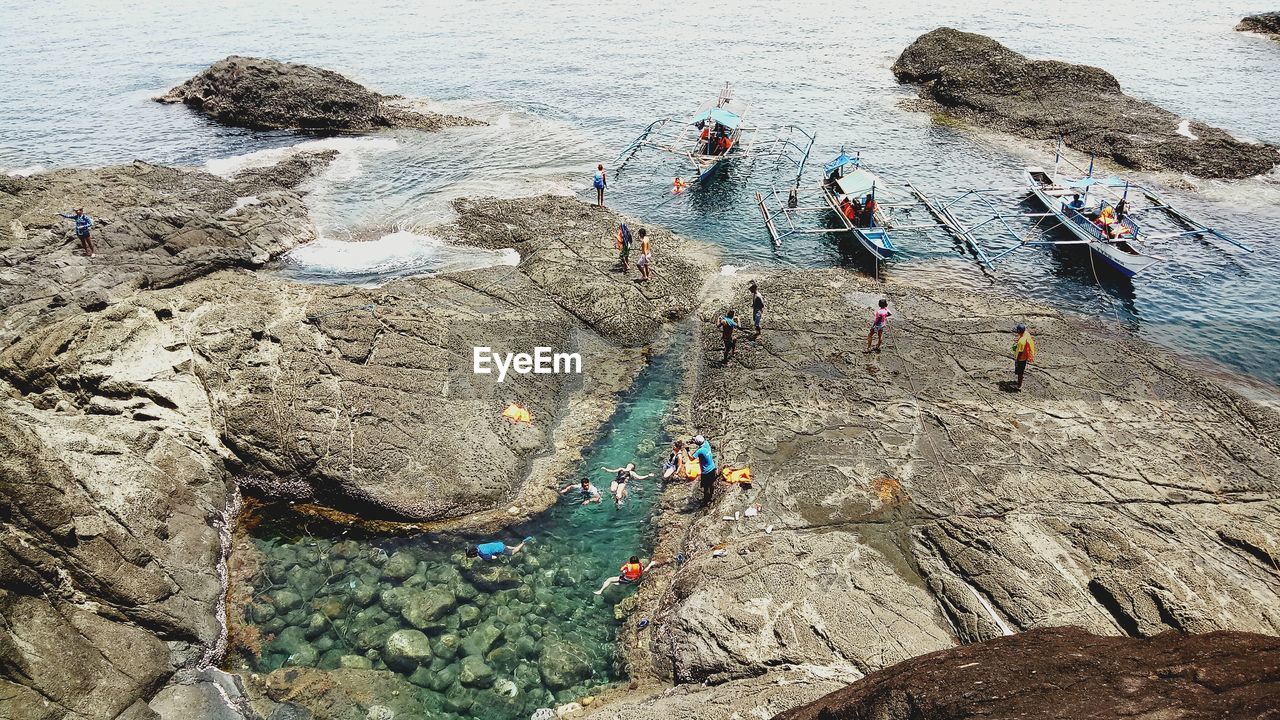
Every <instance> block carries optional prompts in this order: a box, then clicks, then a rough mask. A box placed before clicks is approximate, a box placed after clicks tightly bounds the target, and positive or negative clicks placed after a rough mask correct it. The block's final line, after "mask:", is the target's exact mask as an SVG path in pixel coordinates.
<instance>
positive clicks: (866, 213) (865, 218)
mask: <svg viewBox="0 0 1280 720" xmlns="http://www.w3.org/2000/svg"><path fill="white" fill-rule="evenodd" d="M858 225H860V226H862V227H865V228H869V227H875V225H876V201H875V198H873V197H871V196H870V195H868V196H867V201H866V202H865V203H863V205H862V212H861V213H859V214H858Z"/></svg>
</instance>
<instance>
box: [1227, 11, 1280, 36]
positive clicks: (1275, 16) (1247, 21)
mask: <svg viewBox="0 0 1280 720" xmlns="http://www.w3.org/2000/svg"><path fill="white" fill-rule="evenodd" d="M1236 30H1240V31H1241V32H1256V33H1261V34H1263V35H1269V36H1270V37H1271V38H1272V39H1274V40H1280V12H1268V13H1258V14H1257V15H1248V16H1246V17H1245V18H1244V19H1243V20H1241V21H1240V24H1238V25H1236Z"/></svg>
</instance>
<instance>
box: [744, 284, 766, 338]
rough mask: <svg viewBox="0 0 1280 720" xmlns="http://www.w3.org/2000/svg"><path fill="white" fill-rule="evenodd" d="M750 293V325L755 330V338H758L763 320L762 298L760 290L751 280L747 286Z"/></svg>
mask: <svg viewBox="0 0 1280 720" xmlns="http://www.w3.org/2000/svg"><path fill="white" fill-rule="evenodd" d="M747 289H748V290H750V291H751V324H752V325H753V326H754V327H755V329H756V337H757V338H759V337H760V323H761V322H762V321H763V320H764V296H763V295H761V294H760V288H759V286H757V285H756V281H755V280H752V281H751V284H750V285H748V286H747Z"/></svg>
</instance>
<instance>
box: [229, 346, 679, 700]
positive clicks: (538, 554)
mask: <svg viewBox="0 0 1280 720" xmlns="http://www.w3.org/2000/svg"><path fill="white" fill-rule="evenodd" d="M679 367H680V358H679V351H678V350H673V351H670V352H668V353H667V354H666V355H664V356H661V357H659V358H657V359H655V360H654V362H653V364H651V365H650V366H648V367H647V368H646V369H645V370H644V371H643V373H642V374H641V376H640V378H639V380H638V381H637V383H636V385H635V386H634V387H633V388H632V390H631V391H630V392H629V393H628V394H627V395H626V396H625V397H624V398H623V400H622V402H621V404H620V405H619V407H618V409H617V411H616V412H615V413H614V415H613V416H612V418H611V419H610V420H609V421H608V423H607V424H606V425H605V427H604V428H603V432H602V435H601V437H600V439H599V441H598V442H597V443H595V444H594V445H593V446H591V447H590V448H588V449H587V451H586V452H585V453H584V457H583V462H582V465H581V467H580V468H579V473H578V474H577V475H574V476H571V477H566V478H563V480H564V482H565V483H566V484H567V483H570V482H574V481H575V479H576V478H578V477H589V478H590V479H591V480H592V481H593V483H595V484H596V485H597V487H599V488H600V490H601V493H602V496H603V498H604V499H603V502H601V503H600V504H591V505H582V504H581V497H580V493H579V492H578V490H577V489H576V488H575V489H574V490H573V491H571V492H570V493H569V494H567V495H565V496H564V497H562V498H561V501H560V503H559V504H557V505H556V506H555V507H553V508H552V509H550V510H548V511H546V512H545V513H543V514H541V515H540V516H538V517H536V518H535V519H534V520H533V521H532V522H530V523H528V524H525V525H521V526H518V527H513V528H509V529H507V530H505V531H503V532H501V533H499V534H498V535H497V536H496V537H492V536H489V537H465V536H452V535H450V536H440V535H433V534H423V535H418V536H414V537H409V538H397V539H387V538H378V537H368V536H361V537H359V538H358V539H356V538H355V537H354V536H351V535H348V534H345V533H343V532H341V531H340V530H335V529H332V528H329V529H321V528H319V527H317V526H312V525H308V524H307V523H305V522H299V521H298V519H297V518H292V517H290V516H289V515H288V514H287V513H280V512H276V511H274V510H268V512H267V515H268V520H267V521H266V522H262V523H261V524H258V525H257V526H256V528H255V529H254V530H253V537H252V542H253V545H254V549H255V551H256V552H257V553H259V557H260V558H261V565H260V571H259V572H257V573H255V577H254V578H253V580H252V582H251V587H250V588H235V589H234V592H233V594H237V595H238V594H240V593H241V592H247V593H248V594H249V595H250V597H251V598H252V599H251V600H250V602H249V603H248V604H247V611H248V612H247V622H248V623H249V624H250V625H253V626H256V627H257V628H258V629H259V631H260V633H261V637H262V638H263V640H264V642H263V643H262V646H261V649H262V652H261V655H260V656H259V657H258V658H256V659H249V662H251V667H252V669H254V670H257V671H262V672H268V671H271V670H274V669H277V668H280V667H286V666H297V665H300V666H311V667H321V668H330V669H332V668H336V667H339V666H352V667H364V666H366V664H367V666H368V667H372V668H377V669H384V668H385V669H390V670H393V671H396V672H400V673H401V674H403V675H404V677H405V678H406V679H407V680H409V682H410V684H409V685H408V687H409V688H411V689H412V691H413V692H417V693H419V694H420V695H421V697H422V700H423V702H424V704H425V705H426V706H427V707H428V708H431V709H432V710H433V711H434V712H436V713H439V715H438V716H439V717H453V716H456V717H483V718H518V717H519V718H527V717H529V716H530V714H531V713H532V712H533V711H534V710H536V709H538V708H541V707H547V706H554V705H556V704H558V703H564V702H571V701H573V700H576V699H578V698H581V697H582V696H584V695H589V694H591V693H593V692H595V691H597V690H598V689H599V688H600V687H601V686H603V685H606V684H608V683H610V682H613V681H616V680H618V679H621V678H622V677H624V675H625V672H624V668H623V667H622V665H621V663H620V661H619V658H618V654H617V652H616V637H617V632H618V628H619V626H620V623H621V622H622V618H623V617H625V613H624V612H623V610H625V607H626V606H625V605H624V606H622V607H621V608H619V603H622V602H625V601H626V598H628V597H629V596H631V595H632V594H633V593H634V591H635V590H634V588H632V587H621V586H614V587H612V588H610V589H609V590H607V591H606V592H605V593H604V594H603V595H602V596H596V595H594V594H593V591H595V590H596V589H597V588H599V587H600V585H601V584H602V583H603V581H604V580H605V578H607V577H609V576H612V575H617V574H618V570H619V566H620V565H621V564H622V563H623V562H625V561H626V560H627V559H628V558H629V557H630V556H631V555H633V554H634V555H640V556H645V555H647V548H648V547H649V545H650V542H651V538H650V537H649V535H648V527H649V519H650V513H651V512H652V510H653V507H654V502H655V500H656V499H657V496H658V493H659V492H660V490H661V487H662V485H661V482H662V481H661V476H662V470H661V463H662V461H663V459H664V457H665V454H666V448H667V445H668V438H667V437H666V435H665V434H664V430H663V427H664V421H666V420H667V419H668V417H667V414H668V410H669V407H670V404H671V399H672V397H673V395H674V390H675V389H676V387H677V385H678V384H679ZM627 463H636V465H637V472H639V473H640V474H649V473H655V476H654V477H653V478H651V479H648V480H633V481H632V482H630V483H629V486H630V489H629V494H628V495H629V496H628V498H627V500H626V501H625V502H624V503H623V504H622V505H621V506H618V505H616V504H615V503H614V502H613V500H612V499H611V498H610V497H609V487H608V486H609V481H610V479H611V478H612V474H611V473H605V472H602V471H601V470H600V467H601V466H602V465H603V466H608V467H621V466H623V465H625V464H627ZM525 537H531V538H532V542H530V543H529V544H527V545H526V546H525V547H524V549H523V550H522V551H521V552H519V553H517V554H516V555H514V556H510V557H499V558H497V559H495V560H493V561H491V562H486V561H484V560H481V559H478V558H476V559H470V558H467V557H466V556H465V548H466V547H468V546H469V545H471V544H474V543H476V542H483V541H489V540H501V541H502V542H504V543H506V544H507V545H511V546H514V545H517V544H518V543H519V542H520V541H521V540H522V539H523V538H525ZM615 609H616V611H615ZM641 619H643V618H641V617H638V616H632V617H630V619H629V622H637V621H639V620H641ZM415 629H417V630H419V631H421V632H423V633H424V634H425V635H426V636H427V637H428V638H429V645H430V648H431V654H430V656H429V657H425V658H423V659H421V660H420V661H418V662H414V663H405V662H397V658H396V657H394V656H388V655H387V653H386V652H384V648H385V645H386V642H387V639H388V638H389V637H390V636H391V634H392V633H395V632H396V631H399V630H415ZM230 660H231V662H232V663H233V664H238V663H240V662H242V661H243V660H242V658H241V657H240V656H233V657H232V658H230ZM401 660H402V658H401ZM480 663H482V664H483V668H482V669H481V668H480V666H479V664H480ZM477 671H478V672H477ZM436 716H437V715H432V717H436Z"/></svg>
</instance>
